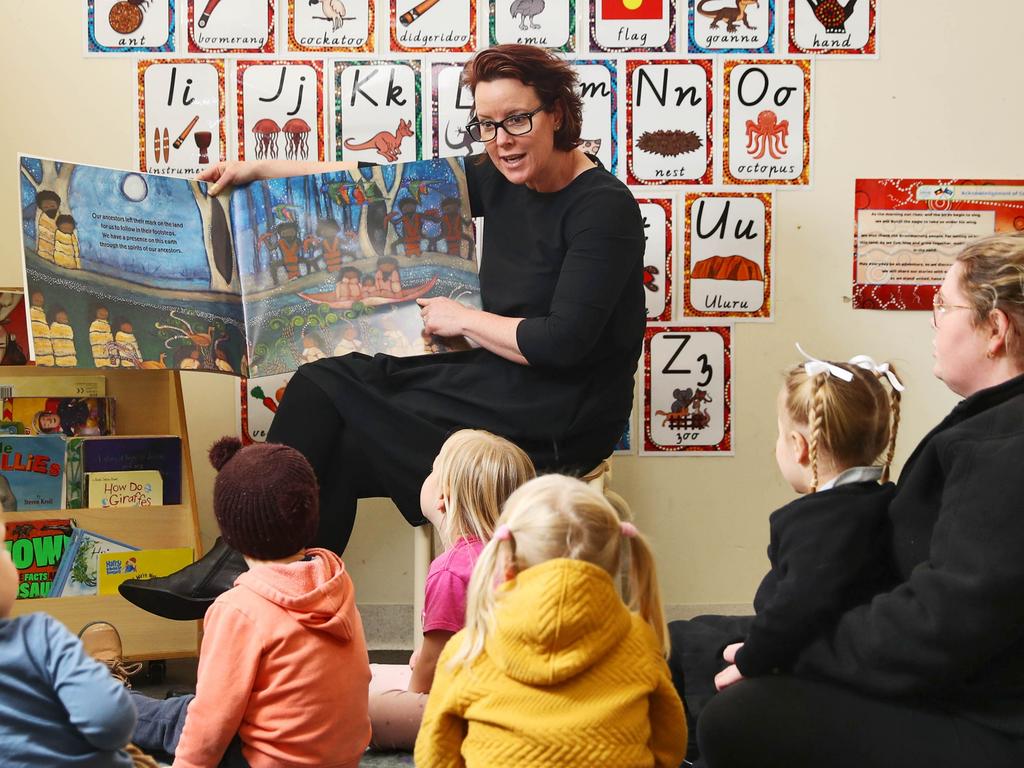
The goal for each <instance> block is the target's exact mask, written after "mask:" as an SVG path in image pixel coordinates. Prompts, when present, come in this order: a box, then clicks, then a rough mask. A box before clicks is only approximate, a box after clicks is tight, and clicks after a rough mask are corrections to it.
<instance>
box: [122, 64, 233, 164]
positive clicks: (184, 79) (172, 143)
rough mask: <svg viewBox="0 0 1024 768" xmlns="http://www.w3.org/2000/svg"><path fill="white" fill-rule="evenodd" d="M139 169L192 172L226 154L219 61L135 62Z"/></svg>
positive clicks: (221, 67)
mask: <svg viewBox="0 0 1024 768" xmlns="http://www.w3.org/2000/svg"><path fill="white" fill-rule="evenodd" d="M138 82H139V170H141V171H148V172H150V173H156V174H167V175H170V176H188V177H191V176H196V175H198V174H199V173H201V172H202V171H204V170H205V169H206V168H208V167H209V165H210V164H211V163H217V162H219V161H221V160H224V159H225V158H226V157H227V133H226V131H225V128H224V124H225V121H226V116H225V110H226V105H225V101H224V62H223V60H214V59H211V60H207V61H202V60H200V59H190V60H182V61H174V60H169V59H167V60H159V61H154V60H150V61H140V62H139V66H138Z"/></svg>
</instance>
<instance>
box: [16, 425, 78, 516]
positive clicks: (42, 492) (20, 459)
mask: <svg viewBox="0 0 1024 768" xmlns="http://www.w3.org/2000/svg"><path fill="white" fill-rule="evenodd" d="M66 451H67V442H66V441H65V439H64V436H63V435H2V436H0V509H2V510H3V511H5V512H34V511H35V510H37V509H63V508H64V464H65V460H66Z"/></svg>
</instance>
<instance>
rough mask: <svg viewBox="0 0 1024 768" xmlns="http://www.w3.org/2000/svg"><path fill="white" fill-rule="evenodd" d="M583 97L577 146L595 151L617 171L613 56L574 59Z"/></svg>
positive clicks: (603, 161)
mask: <svg viewBox="0 0 1024 768" xmlns="http://www.w3.org/2000/svg"><path fill="white" fill-rule="evenodd" d="M572 67H573V69H575V70H576V74H577V76H578V77H579V89H580V98H581V99H582V100H583V125H582V127H581V129H580V140H581V143H580V149H582V150H583V151H584V152H589V153H590V154H592V155H595V156H596V157H597V159H598V160H600V161H601V164H602V165H604V167H605V168H607V169H608V170H609V171H610V172H611V173H613V174H618V165H619V142H618V138H619V130H618V64H617V62H616V61H615V60H614V59H593V60H585V61H575V62H573V63H572Z"/></svg>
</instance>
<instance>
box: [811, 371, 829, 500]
mask: <svg viewBox="0 0 1024 768" xmlns="http://www.w3.org/2000/svg"><path fill="white" fill-rule="evenodd" d="M811 386H812V387H813V389H812V390H811V407H810V409H809V413H808V414H807V422H808V423H807V427H808V431H809V432H810V440H809V441H808V442H809V444H810V460H811V493H814V492H815V491H816V490H818V453H819V451H818V445H819V443H820V442H821V432H822V429H824V423H825V374H818V375H816V376H813V377H812V381H811Z"/></svg>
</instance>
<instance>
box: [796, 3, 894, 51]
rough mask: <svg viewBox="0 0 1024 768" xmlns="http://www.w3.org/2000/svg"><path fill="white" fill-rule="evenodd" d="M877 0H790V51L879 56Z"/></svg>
mask: <svg viewBox="0 0 1024 768" xmlns="http://www.w3.org/2000/svg"><path fill="white" fill-rule="evenodd" d="M876 17H877V11H876V8H875V0H789V25H788V26H789V52H790V53H813V54H815V55H816V56H822V55H826V54H827V55H837V54H838V55H846V56H865V57H876V56H878V47H877V41H876V30H875V24H876Z"/></svg>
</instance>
